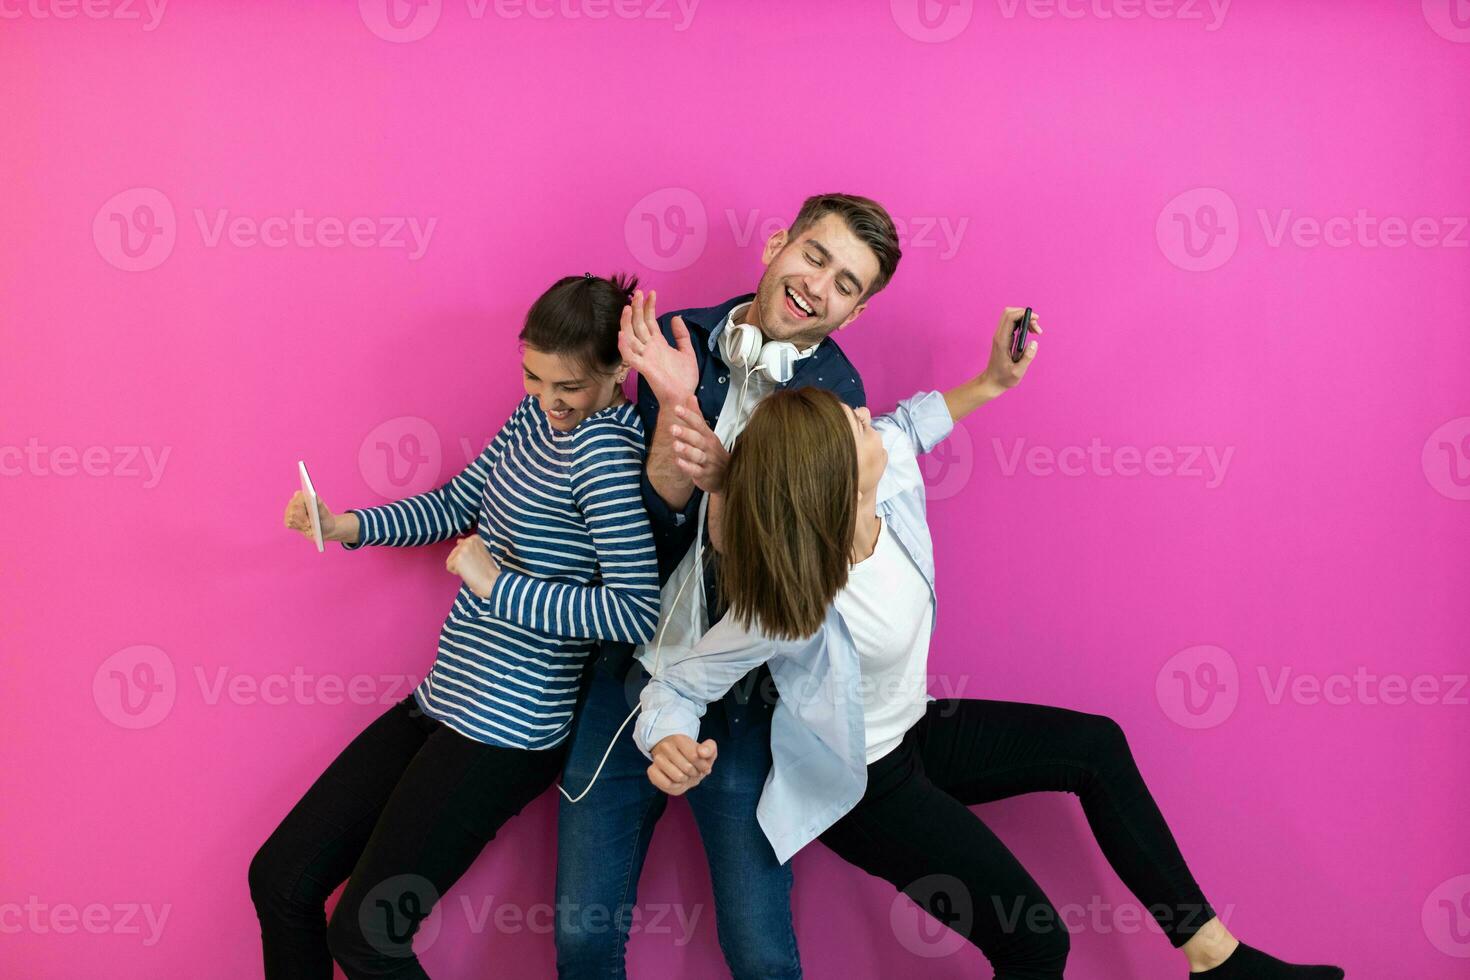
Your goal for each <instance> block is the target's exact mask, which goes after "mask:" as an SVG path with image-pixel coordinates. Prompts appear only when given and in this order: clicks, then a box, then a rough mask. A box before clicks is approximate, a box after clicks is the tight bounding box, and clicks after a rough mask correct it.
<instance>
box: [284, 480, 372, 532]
mask: <svg viewBox="0 0 1470 980" xmlns="http://www.w3.org/2000/svg"><path fill="white" fill-rule="evenodd" d="M316 513H317V520H319V521H320V522H321V526H322V540H323V541H340V542H342V543H343V544H356V543H357V534H358V531H359V530H360V528H361V524H360V523H359V522H358V519H357V515H356V514H333V513H332V512H331V511H330V510H328V509H327V505H326V504H325V503H324V502H323V501H322V498H321V497H317V498H316ZM286 527H287V528H288V529H290V530H292V531H299V532H300V533H301V536H302V537H304V538H305V539H306V540H308V541H311V542H312V543H313V545H314V544H315V540H314V538H313V537H312V531H311V515H310V514H308V513H307V511H306V494H305V493H303V492H302V491H300V490H297V491H296V492H295V493H294V494H292V495H291V500H290V501H289V502H288V503H287V504H286Z"/></svg>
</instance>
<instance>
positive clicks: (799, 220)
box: [787, 194, 903, 299]
mask: <svg viewBox="0 0 1470 980" xmlns="http://www.w3.org/2000/svg"><path fill="white" fill-rule="evenodd" d="M829 214H836V215H840V216H841V217H842V220H843V221H845V222H847V227H849V228H851V229H852V233H853V234H854V235H856V236H857V237H858V238H860V239H862V242H863V244H864V245H866V246H868V248H870V249H872V250H873V254H874V255H875V256H877V257H878V278H876V279H874V280H873V281H872V283H870V284H869V285H868V289H867V292H865V293H863V299H867V298H868V297H869V296H872V295H873V294H874V293H876V292H878V291H879V290H880V289H882V288H883V287H884V286H886V285H888V280H890V279H892V278H893V273H894V272H896V271H897V270H898V260H899V259H901V258H903V251H902V250H901V249H900V248H899V247H898V232H897V230H895V228H894V225H893V219H892V218H890V217H889V216H888V212H887V211H886V210H884V208H883V205H881V204H879V203H878V202H877V201H874V200H872V199H871V198H867V197H858V196H857V195H856V194H817V195H814V196H812V197H809V198H807V199H806V200H805V201H803V202H802V203H801V210H800V211H798V212H796V218H795V220H793V221H792V222H791V228H790V230H789V231H788V233H787V234H788V235H789V237H790V238H791V239H793V240H794V239H795V238H796V236H798V235H800V234H801V233H802V232H804V231H806V230H807V229H808V228H810V227H811V226H812V225H814V224H816V223H817V222H818V221H821V220H822V218H823V217H825V216H826V215H829Z"/></svg>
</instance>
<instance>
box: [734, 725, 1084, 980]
mask: <svg viewBox="0 0 1470 980" xmlns="http://www.w3.org/2000/svg"><path fill="white" fill-rule="evenodd" d="M722 761H723V760H722ZM821 841H822V843H823V844H825V845H827V846H828V847H829V848H831V849H832V850H833V851H835V852H836V853H837V854H838V855H839V856H840V857H841V858H842V859H843V860H845V861H847V862H849V863H851V864H854V865H856V866H857V867H859V868H862V869H863V870H864V871H866V872H868V873H869V874H871V875H875V876H877V877H879V878H883V879H884V880H886V881H888V882H890V883H891V884H892V885H893V886H894V887H895V888H898V889H899V890H900V891H902V892H904V894H906V895H908V896H909V897H910V898H911V899H913V900H914V902H915V903H917V904H918V905H919V906H920V907H921V908H923V909H924V910H925V911H926V912H928V913H929V914H930V915H931V916H932V917H933V918H935V919H937V920H938V921H939V922H940V923H942V924H943V925H945V926H947V927H949V928H950V929H951V930H953V931H954V932H955V933H957V934H958V935H960V936H963V937H964V938H965V939H966V940H968V941H969V942H970V943H972V944H973V945H975V946H977V947H979V948H980V950H981V952H983V953H984V954H985V956H986V957H987V958H988V959H989V960H990V964H991V966H992V967H993V968H994V969H995V978H996V980H1057V978H1059V977H1061V976H1062V969H1063V967H1065V966H1066V962H1067V954H1068V952H1069V951H1070V948H1071V939H1070V937H1069V936H1068V934H1067V930H1066V928H1065V927H1064V925H1063V924H1062V922H1061V920H1060V917H1059V916H1058V915H1057V912H1056V909H1055V908H1054V907H1053V906H1052V904H1051V902H1050V901H1049V900H1048V899H1047V897H1046V894H1045V893H1044V892H1043V891H1042V890H1041V886H1040V885H1038V884H1037V883H1036V881H1035V879H1033V878H1032V877H1031V875H1030V874H1029V873H1028V872H1027V871H1026V869H1025V868H1024V867H1022V866H1021V863H1020V862H1019V861H1017V860H1016V857H1015V855H1013V854H1012V853H1011V852H1010V850H1009V849H1008V848H1007V847H1006V846H1005V844H1004V843H1002V842H1001V840H1000V839H999V838H998V837H996V836H995V834H994V833H992V832H991V830H990V828H989V827H987V826H985V824H984V822H982V821H981V820H980V818H979V817H977V816H975V814H973V813H971V812H970V810H969V809H967V808H966V807H965V805H964V804H963V803H961V802H960V801H958V800H956V799H955V798H954V797H952V796H950V795H949V794H948V793H946V792H944V791H943V790H942V789H940V788H939V787H938V786H936V785H935V784H934V783H933V782H931V781H930V780H929V779H928V778H927V777H926V776H925V774H924V771H923V765H922V763H921V762H920V760H919V759H918V753H917V750H916V746H915V739H914V737H913V733H912V732H910V735H909V737H907V738H905V740H904V742H903V743H902V744H901V745H900V746H899V747H898V748H897V749H894V750H893V751H892V752H890V753H889V754H888V755H886V756H884V757H883V758H881V759H879V760H878V761H877V762H874V763H873V764H872V765H870V766H869V767H868V789H867V792H866V793H865V795H864V796H863V799H862V800H861V801H860V802H859V803H858V805H857V806H856V807H854V808H853V809H852V810H851V811H850V812H849V813H848V814H847V815H846V816H844V817H843V818H842V819H841V820H839V821H837V823H835V824H833V825H832V826H831V827H829V828H828V829H827V831H826V832H825V833H823V834H822V836H821ZM900 938H902V937H900ZM905 945H906V946H908V947H909V948H910V951H911V952H914V953H916V954H918V955H921V956H930V957H932V956H938V955H944V954H945V953H947V952H950V951H952V947H950V948H949V949H946V947H945V945H944V944H943V942H942V941H938V940H935V939H933V938H931V937H928V936H926V935H924V930H921V929H920V930H915V933H914V935H913V936H911V937H909V938H908V939H907V940H906V941H905Z"/></svg>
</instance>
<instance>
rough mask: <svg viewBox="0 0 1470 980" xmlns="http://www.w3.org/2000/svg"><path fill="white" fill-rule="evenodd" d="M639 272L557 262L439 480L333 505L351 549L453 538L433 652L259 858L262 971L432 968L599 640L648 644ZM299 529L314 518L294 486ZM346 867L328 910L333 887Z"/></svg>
mask: <svg viewBox="0 0 1470 980" xmlns="http://www.w3.org/2000/svg"><path fill="white" fill-rule="evenodd" d="M635 285H636V281H626V280H624V279H622V278H614V279H611V280H608V279H599V278H595V277H593V276H591V275H590V274H588V275H584V276H582V277H568V278H565V279H562V280H560V281H558V282H557V283H556V284H555V285H553V286H552V287H551V288H550V289H549V290H547V291H546V293H545V294H543V295H542V296H541V298H540V299H538V300H537V301H536V303H535V305H534V306H532V307H531V311H530V313H528V314H527V317H526V324H525V328H524V329H523V330H522V331H521V335H520V340H521V343H522V347H523V360H522V369H523V372H524V375H525V385H526V397H525V399H524V400H522V401H521V403H520V404H519V405H518V406H517V407H516V409H515V411H514V413H513V414H512V415H511V417H510V419H509V421H507V422H506V423H505V425H504V426H503V427H502V428H501V430H500V432H499V434H497V435H496V437H495V439H494V440H493V441H492V442H491V443H490V445H489V446H488V447H487V448H486V449H485V451H484V452H483V453H481V454H480V456H479V457H478V458H477V459H476V460H475V461H474V462H473V463H471V464H470V465H469V466H468V467H466V468H465V470H464V471H463V472H462V473H460V474H459V475H458V476H456V477H454V478H453V479H452V480H450V481H449V482H448V483H447V484H445V485H444V486H442V487H440V488H438V489H437V490H433V491H430V492H428V493H423V494H419V495H418V496H415V497H409V498H407V499H405V500H400V501H397V502H395V503H391V504H387V505H385V506H382V507H372V508H366V509H355V510H349V511H347V512H346V513H344V514H341V515H336V514H333V513H331V512H330V511H329V510H328V509H327V508H326V506H325V505H324V504H321V503H320V501H318V506H319V517H320V522H321V527H322V534H323V537H324V538H326V539H328V540H332V541H338V542H341V543H342V545H343V546H344V547H345V548H347V549H349V550H353V549H357V548H360V547H362V546H363V545H368V544H381V545H394V546H400V547H406V546H412V545H427V544H434V543H436V542H441V541H446V540H448V539H449V538H452V537H457V536H461V535H463V537H459V540H458V541H457V542H456V543H455V545H454V547H453V549H452V550H451V551H450V552H449V555H448V558H447V560H446V561H445V567H446V568H447V569H448V570H449V571H450V572H451V573H453V574H455V575H457V576H458V577H459V578H460V580H461V584H460V588H459V591H458V593H457V594H456V595H455V598H454V605H453V607H452V608H451V609H450V612H449V616H448V618H447V619H446V620H445V622H444V626H443V629H442V630H441V631H440V633H439V647H438V656H437V657H436V659H435V661H434V665H433V667H432V668H431V669H430V671H429V673H428V676H426V677H425V678H424V680H423V682H422V683H421V684H420V685H419V686H418V688H417V689H416V690H415V691H414V692H413V694H412V695H410V696H409V697H408V698H406V699H404V701H403V702H401V703H400V704H397V705H395V706H394V707H392V708H390V709H389V710H388V711H387V712H386V713H385V714H384V715H383V716H382V717H380V718H379V719H378V720H377V721H375V722H373V723H372V724H371V725H369V726H368V728H367V729H366V730H365V731H363V732H362V733H361V734H360V735H359V736H358V737H357V738H356V739H355V740H354V741H353V742H352V743H351V744H350V745H348V746H347V748H346V749H345V750H343V752H342V754H341V755H339V756H338V757H337V759H336V761H334V762H333V763H332V764H331V766H329V767H328V768H327V770H326V772H325V773H323V774H322V776H321V777H320V778H319V779H318V780H317V781H316V783H315V784H314V785H313V786H312V787H311V789H309V790H308V791H307V793H306V795H305V796H304V797H303V798H302V799H301V801H300V802H299V803H297V804H296V806H295V807H294V808H293V809H292V810H291V812H290V813H289V814H288V815H287V816H286V818H285V820H284V821H283V822H282V823H281V825H280V826H279V827H278V828H277V829H276V831H275V833H273V834H272V835H271V837H270V839H269V840H267V841H266V843H265V845H264V846H263V847H262V848H261V849H260V851H259V853H257V854H256V856H255V859H254V861H252V862H251V866H250V892H251V897H252V899H253V901H254V902H255V907H256V912H257V915H258V916H259V918H260V922H261V937H262V945H263V947H264V955H265V973H266V976H267V977H268V978H270V980H276V978H281V977H320V978H323V980H328V978H330V977H331V976H332V961H333V959H335V960H336V961H337V963H338V964H339V965H340V966H341V967H342V970H343V972H344V973H345V974H346V975H347V976H348V977H351V978H356V977H360V976H362V977H365V976H373V977H389V976H391V977H422V976H425V975H426V974H425V973H424V972H423V969H422V968H421V967H420V966H419V963H418V961H417V959H416V958H415V957H414V953H413V935H414V933H415V932H416V931H417V930H418V927H419V923H420V922H422V921H423V920H424V919H425V918H427V917H428V915H429V912H430V911H431V909H432V908H433V906H434V903H435V902H436V901H438V899H439V897H440V896H442V895H443V893H444V892H445V890H447V889H448V888H449V887H450V886H451V885H453V884H454V882H455V881H456V880H457V879H458V878H459V877H460V875H462V874H463V873H464V872H465V870H466V869H468V868H469V866H470V864H471V863H472V862H473V861H474V859H475V857H476V856H477V855H478V854H479V853H480V850H481V849H482V848H483V847H484V845H485V843H486V842H487V841H489V840H490V839H491V838H492V837H494V836H495V832H496V831H497V830H498V829H499V828H500V826H501V825H502V824H503V823H505V821H506V820H508V819H510V818H511V817H512V816H514V815H515V814H516V813H518V812H519V811H520V810H521V808H522V807H523V806H525V805H526V804H527V803H528V802H530V801H531V800H532V799H534V798H535V797H537V796H539V795H540V794H541V792H542V791H544V790H545V789H546V788H547V787H548V786H550V785H551V784H552V782H553V781H554V780H555V779H556V776H557V773H559V772H560V770H561V764H562V755H563V750H564V748H565V744H566V743H565V740H566V736H567V733H568V731H569V730H570V726H571V721H572V714H573V711H574V709H575V707H576V702H577V692H578V687H579V681H580V677H581V672H582V667H583V665H584V664H585V662H586V659H587V657H588V655H589V654H590V653H591V651H592V650H593V648H594V646H595V645H596V643H597V641H599V640H604V639H605V640H620V641H623V642H626V643H644V642H647V641H648V640H649V639H651V638H652V635H653V631H654V628H655V626H656V625H657V621H658V602H659V590H658V567H657V559H656V557H655V554H654V549H653V538H652V535H651V533H650V531H649V526H648V518H647V515H646V514H645V512H644V509H643V504H642V498H641V491H640V479H641V474H642V470H643V457H644V445H645V441H644V435H643V428H642V423H641V422H640V420H639V417H638V413H637V411H636V410H635V408H634V406H633V405H632V404H630V403H629V402H628V401H627V399H626V398H625V397H624V395H623V392H622V387H621V385H622V382H623V381H624V380H626V375H627V368H626V366H625V365H623V364H622V362H621V360H620V358H619V356H618V351H617V334H618V319H619V316H620V314H621V311H622V309H623V306H624V305H625V304H626V303H627V302H628V299H629V297H630V296H631V293H632V290H633V288H634V286H635ZM286 526H287V527H289V528H291V529H293V530H296V531H300V532H301V533H303V534H304V535H306V536H307V537H310V536H311V533H312V532H311V526H310V520H309V515H308V514H307V513H306V502H305V499H304V497H303V495H302V494H300V493H297V494H296V495H295V496H294V497H292V499H291V502H290V504H289V505H288V506H287V509H286ZM343 881H346V882H347V886H346V888H345V889H344V891H343V893H342V897H341V899H340V900H339V901H338V903H337V907H336V910H335V911H334V913H333V915H332V919H331V922H330V924H329V923H328V922H327V919H326V915H325V912H324V906H325V903H326V900H327V897H328V896H329V895H330V894H331V893H332V891H333V890H334V889H335V888H336V887H337V885H339V884H341V883H342V882H343Z"/></svg>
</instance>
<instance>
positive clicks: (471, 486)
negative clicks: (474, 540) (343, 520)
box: [347, 396, 659, 749]
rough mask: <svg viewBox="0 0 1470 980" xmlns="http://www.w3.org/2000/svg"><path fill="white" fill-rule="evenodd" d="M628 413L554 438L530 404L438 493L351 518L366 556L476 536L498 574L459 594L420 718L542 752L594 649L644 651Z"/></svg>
mask: <svg viewBox="0 0 1470 980" xmlns="http://www.w3.org/2000/svg"><path fill="white" fill-rule="evenodd" d="M644 453H645V449H644V438H643V424H642V422H641V421H640V419H639V416H638V412H637V409H636V408H635V407H634V406H633V405H631V404H624V405H618V406H613V407H611V408H607V409H604V410H603V411H601V412H598V413H596V414H594V415H591V416H589V417H588V418H587V419H585V420H584V421H583V422H582V423H581V424H580V425H578V426H577V427H576V428H575V429H573V430H572V431H570V432H560V431H558V430H556V429H553V428H552V427H551V424H550V422H549V421H548V420H547V418H546V414H545V412H543V411H542V409H541V406H540V403H539V402H538V401H537V400H536V399H535V398H534V397H530V396H528V397H526V398H525V399H524V400H523V401H522V402H521V403H520V405H519V406H517V408H516V410H515V412H514V414H512V415H511V417H510V420H509V421H507V422H506V423H505V425H504V426H503V427H502V428H501V430H500V432H499V433H498V434H497V435H496V436H495V438H494V440H492V441H491V443H490V445H489V446H488V447H486V449H485V451H484V452H483V453H481V454H480V455H479V457H478V458H476V459H475V461H474V462H473V463H471V464H470V465H469V466H468V467H466V468H465V470H464V472H462V473H460V474H459V475H458V476H456V477H455V478H454V479H452V480H450V481H449V482H448V483H447V484H445V485H444V486H442V487H440V488H438V489H437V490H431V491H429V492H428V493H422V494H419V495H417V496H414V497H408V498H406V499H404V500H399V501H396V502H394V503H391V504H386V505H384V506H382V507H372V508H367V509H364V510H352V511H350V513H354V514H356V515H357V516H358V520H359V521H360V523H361V531H360V532H359V537H358V542H357V544H355V545H348V546H347V547H348V548H349V549H353V548H357V547H361V546H362V545H369V544H377V545H399V546H408V545H422V544H432V543H433V542H436V541H444V540H447V539H449V538H451V537H455V536H457V535H463V534H467V533H469V531H470V529H471V527H477V530H478V534H479V536H480V539H481V540H482V541H484V542H485V544H486V546H487V547H488V548H489V549H490V553H491V554H492V555H493V556H494V558H495V560H496V562H498V563H499V565H500V576H499V578H498V579H497V580H496V582H495V586H494V588H492V589H491V590H490V595H489V596H488V597H487V598H484V599H481V598H480V597H479V596H477V595H475V594H474V593H473V592H471V591H470V589H469V587H468V586H466V585H461V586H460V589H459V593H458V594H457V595H456V596H455V598H454V606H453V608H451V609H450V611H449V616H448V618H447V619H446V620H445V622H444V628H443V629H442V630H441V631H440V634H439V652H438V656H437V657H436V658H435V660H434V665H433V667H432V668H431V669H430V671H429V673H428V676H426V677H425V678H424V680H423V681H422V683H420V684H419V686H418V687H417V688H416V689H415V691H414V696H415V698H416V699H417V701H418V703H419V706H420V707H421V708H423V710H424V711H425V712H426V713H427V714H428V715H429V716H430V717H432V718H436V719H438V720H439V721H442V722H443V723H444V724H446V725H448V726H450V727H451V728H453V729H454V730H455V731H457V732H459V733H460V734H462V735H465V736H467V737H469V738H473V739H476V740H478V741H481V742H489V743H492V744H496V745H506V746H511V747H514V748H524V749H548V748H551V747H553V746H555V745H557V744H558V743H560V742H561V741H562V740H563V739H564V738H566V736H567V733H568V732H569V730H570V727H571V721H572V711H573V708H574V706H575V704H576V700H577V689H578V686H579V683H580V678H581V670H582V667H583V665H584V663H585V661H586V658H587V656H588V655H589V653H590V652H591V651H592V650H593V649H594V648H595V647H596V645H597V642H598V641H599V640H619V641H622V642H626V643H646V642H648V640H649V639H651V638H652V636H653V631H654V628H655V627H656V626H657V623H658V604H659V588H658V559H657V556H656V555H655V553H654V548H653V536H652V534H651V533H650V531H649V525H648V516H647V514H646V512H645V511H644V509H643V501H642V491H641V479H642V475H643V459H644Z"/></svg>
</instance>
